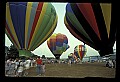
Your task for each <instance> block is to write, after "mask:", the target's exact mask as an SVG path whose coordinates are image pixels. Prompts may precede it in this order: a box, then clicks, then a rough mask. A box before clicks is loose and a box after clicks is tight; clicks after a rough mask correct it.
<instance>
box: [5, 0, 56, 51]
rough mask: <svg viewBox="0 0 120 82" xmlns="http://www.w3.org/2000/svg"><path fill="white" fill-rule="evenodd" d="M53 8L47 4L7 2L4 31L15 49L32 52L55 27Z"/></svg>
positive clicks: (54, 11)
mask: <svg viewBox="0 0 120 82" xmlns="http://www.w3.org/2000/svg"><path fill="white" fill-rule="evenodd" d="M57 20H58V17H57V14H56V10H55V8H54V6H53V5H52V4H51V3H47V2H7V3H6V27H5V31H6V34H7V36H8V37H9V39H10V41H11V42H12V43H13V44H14V46H15V47H16V48H17V49H21V50H22V49H24V50H29V51H33V50H35V49H36V48H37V47H39V46H40V45H41V44H42V43H43V42H44V41H45V40H47V39H48V38H49V37H50V36H51V35H52V33H53V31H54V30H55V28H56V25H57Z"/></svg>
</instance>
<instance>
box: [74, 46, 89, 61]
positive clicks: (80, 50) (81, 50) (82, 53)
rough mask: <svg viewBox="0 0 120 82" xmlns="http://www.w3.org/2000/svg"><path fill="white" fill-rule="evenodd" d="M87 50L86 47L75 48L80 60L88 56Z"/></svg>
mask: <svg viewBox="0 0 120 82" xmlns="http://www.w3.org/2000/svg"><path fill="white" fill-rule="evenodd" d="M86 52H87V49H86V47H85V45H77V46H76V47H75V48H74V54H75V55H76V57H77V58H80V60H82V59H83V57H84V56H85V55H86Z"/></svg>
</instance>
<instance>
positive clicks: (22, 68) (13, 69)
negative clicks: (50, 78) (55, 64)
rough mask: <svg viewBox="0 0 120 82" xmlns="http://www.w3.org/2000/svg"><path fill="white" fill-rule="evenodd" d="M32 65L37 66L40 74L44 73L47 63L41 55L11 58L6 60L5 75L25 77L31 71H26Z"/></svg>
mask: <svg viewBox="0 0 120 82" xmlns="http://www.w3.org/2000/svg"><path fill="white" fill-rule="evenodd" d="M31 67H36V68H37V69H36V72H37V74H38V75H41V74H44V72H45V64H44V63H43V62H42V59H41V58H40V56H38V58H36V59H34V58H27V59H25V58H16V59H12V58H9V59H7V60H6V61H5V76H9V77H25V76H26V75H28V74H29V73H28V72H26V70H28V69H29V68H31Z"/></svg>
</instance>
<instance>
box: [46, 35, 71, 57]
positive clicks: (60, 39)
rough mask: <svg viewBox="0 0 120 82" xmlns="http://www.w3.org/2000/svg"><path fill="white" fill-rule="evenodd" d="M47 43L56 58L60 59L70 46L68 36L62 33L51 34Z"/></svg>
mask: <svg viewBox="0 0 120 82" xmlns="http://www.w3.org/2000/svg"><path fill="white" fill-rule="evenodd" d="M47 45H48V48H49V49H50V51H51V52H52V53H53V55H54V56H55V58H56V59H60V56H61V55H62V53H63V52H65V51H66V50H67V49H68V48H69V45H68V38H67V36H66V35H64V34H61V33H58V34H56V33H55V34H53V35H51V36H50V37H49V38H48V40H47Z"/></svg>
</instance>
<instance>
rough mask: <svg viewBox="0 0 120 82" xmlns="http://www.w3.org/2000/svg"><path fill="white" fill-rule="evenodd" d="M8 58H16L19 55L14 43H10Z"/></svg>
mask: <svg viewBox="0 0 120 82" xmlns="http://www.w3.org/2000/svg"><path fill="white" fill-rule="evenodd" d="M7 56H8V58H14V59H15V58H18V57H19V51H18V50H17V48H15V46H14V45H12V44H11V46H10V48H9V50H8V55H7Z"/></svg>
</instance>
